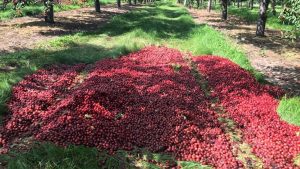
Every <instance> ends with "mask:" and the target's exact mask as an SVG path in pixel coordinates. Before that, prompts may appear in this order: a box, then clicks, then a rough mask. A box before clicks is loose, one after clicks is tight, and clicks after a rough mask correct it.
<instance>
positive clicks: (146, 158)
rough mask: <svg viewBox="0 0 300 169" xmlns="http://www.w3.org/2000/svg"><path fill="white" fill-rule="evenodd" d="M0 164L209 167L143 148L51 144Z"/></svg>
mask: <svg viewBox="0 0 300 169" xmlns="http://www.w3.org/2000/svg"><path fill="white" fill-rule="evenodd" d="M150 161H155V163H158V164H160V165H157V164H155V163H153V162H150ZM0 162H1V163H2V165H3V164H6V166H7V168H8V169H100V168H107V169H118V168H147V169H159V168H161V167H164V166H165V167H166V165H167V164H173V165H179V166H181V167H182V168H184V169H191V168H199V169H210V168H211V167H209V166H206V165H201V164H199V163H196V162H189V161H179V162H177V161H176V160H175V159H174V158H173V157H172V156H171V155H169V154H161V153H151V152H149V151H147V150H146V149H135V150H132V151H123V150H118V151H117V152H115V153H114V154H113V155H110V154H108V153H107V152H105V151H101V152H100V151H98V150H97V149H96V148H89V147H84V146H74V145H70V146H68V147H65V148H62V147H59V146H55V145H53V144H51V143H46V144H45V143H43V144H42V143H35V145H34V146H33V147H32V148H31V149H30V150H29V151H28V152H13V151H11V152H9V153H8V154H7V155H1V156H0Z"/></svg>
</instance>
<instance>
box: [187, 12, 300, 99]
mask: <svg viewBox="0 0 300 169" xmlns="http://www.w3.org/2000/svg"><path fill="white" fill-rule="evenodd" d="M189 12H190V13H191V15H192V16H193V18H194V19H195V21H196V22H197V23H199V24H208V25H210V26H212V27H214V28H215V29H217V30H219V31H221V32H223V33H224V34H225V35H228V36H229V37H230V39H231V40H232V41H233V42H234V43H237V44H238V46H239V47H241V48H242V50H243V51H245V53H246V54H247V56H248V58H249V60H250V62H251V64H252V66H253V67H254V68H255V69H256V70H258V71H260V72H261V73H262V74H263V75H264V76H265V79H266V80H267V81H268V82H270V83H272V84H275V85H279V86H281V87H282V88H284V89H286V90H287V91H288V92H289V94H291V95H298V96H300V40H299V39H298V40H297V41H296V42H294V43H291V42H290V41H289V40H287V39H283V38H282V34H281V31H279V30H271V29H267V30H266V37H257V36H255V31H256V24H255V23H249V22H247V21H245V20H243V19H241V18H239V17H235V16H229V18H228V20H227V21H223V20H222V19H221V14H220V13H218V12H216V11H211V12H208V11H207V10H204V9H189Z"/></svg>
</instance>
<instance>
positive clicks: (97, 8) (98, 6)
mask: <svg viewBox="0 0 300 169" xmlns="http://www.w3.org/2000/svg"><path fill="white" fill-rule="evenodd" d="M95 10H96V12H100V1H99V0H95Z"/></svg>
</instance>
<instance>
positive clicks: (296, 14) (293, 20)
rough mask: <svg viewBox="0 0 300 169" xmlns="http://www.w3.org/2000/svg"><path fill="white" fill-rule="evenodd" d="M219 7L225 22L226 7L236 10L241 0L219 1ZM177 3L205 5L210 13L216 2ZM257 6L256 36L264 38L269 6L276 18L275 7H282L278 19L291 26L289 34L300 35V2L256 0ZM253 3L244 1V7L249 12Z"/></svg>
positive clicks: (291, 0) (208, 0) (179, 0)
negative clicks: (232, 6) (233, 7)
mask: <svg viewBox="0 0 300 169" xmlns="http://www.w3.org/2000/svg"><path fill="white" fill-rule="evenodd" d="M219 1H220V2H219V3H220V6H221V18H222V19H223V20H227V15H228V9H227V8H228V6H231V5H234V6H236V7H238V8H240V7H242V6H243V1H242V0H219ZM177 2H178V3H181V4H183V5H184V6H187V7H190V8H191V7H192V6H194V7H196V8H200V7H201V6H202V7H203V6H205V5H207V10H208V11H209V12H210V11H211V9H212V5H213V4H214V5H216V4H217V3H218V2H217V0H214V1H213V0H207V1H204V0H178V1H177ZM257 2H258V4H259V11H258V12H259V13H258V18H257V26H256V35H257V36H264V35H265V28H266V22H267V19H268V15H267V14H268V8H269V6H270V4H271V10H272V13H273V15H275V16H276V13H277V11H276V5H281V6H282V11H281V12H280V15H279V18H278V19H280V20H281V21H282V22H285V23H288V24H290V25H293V29H292V30H291V32H293V34H295V36H297V35H299V34H300V0H280V1H276V0H257ZM254 3H255V1H254V0H244V6H247V7H248V8H249V9H250V10H253V6H254Z"/></svg>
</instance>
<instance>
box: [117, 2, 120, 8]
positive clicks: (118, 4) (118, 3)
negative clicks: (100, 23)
mask: <svg viewBox="0 0 300 169" xmlns="http://www.w3.org/2000/svg"><path fill="white" fill-rule="evenodd" d="M117 6H118V8H121V0H117Z"/></svg>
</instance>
